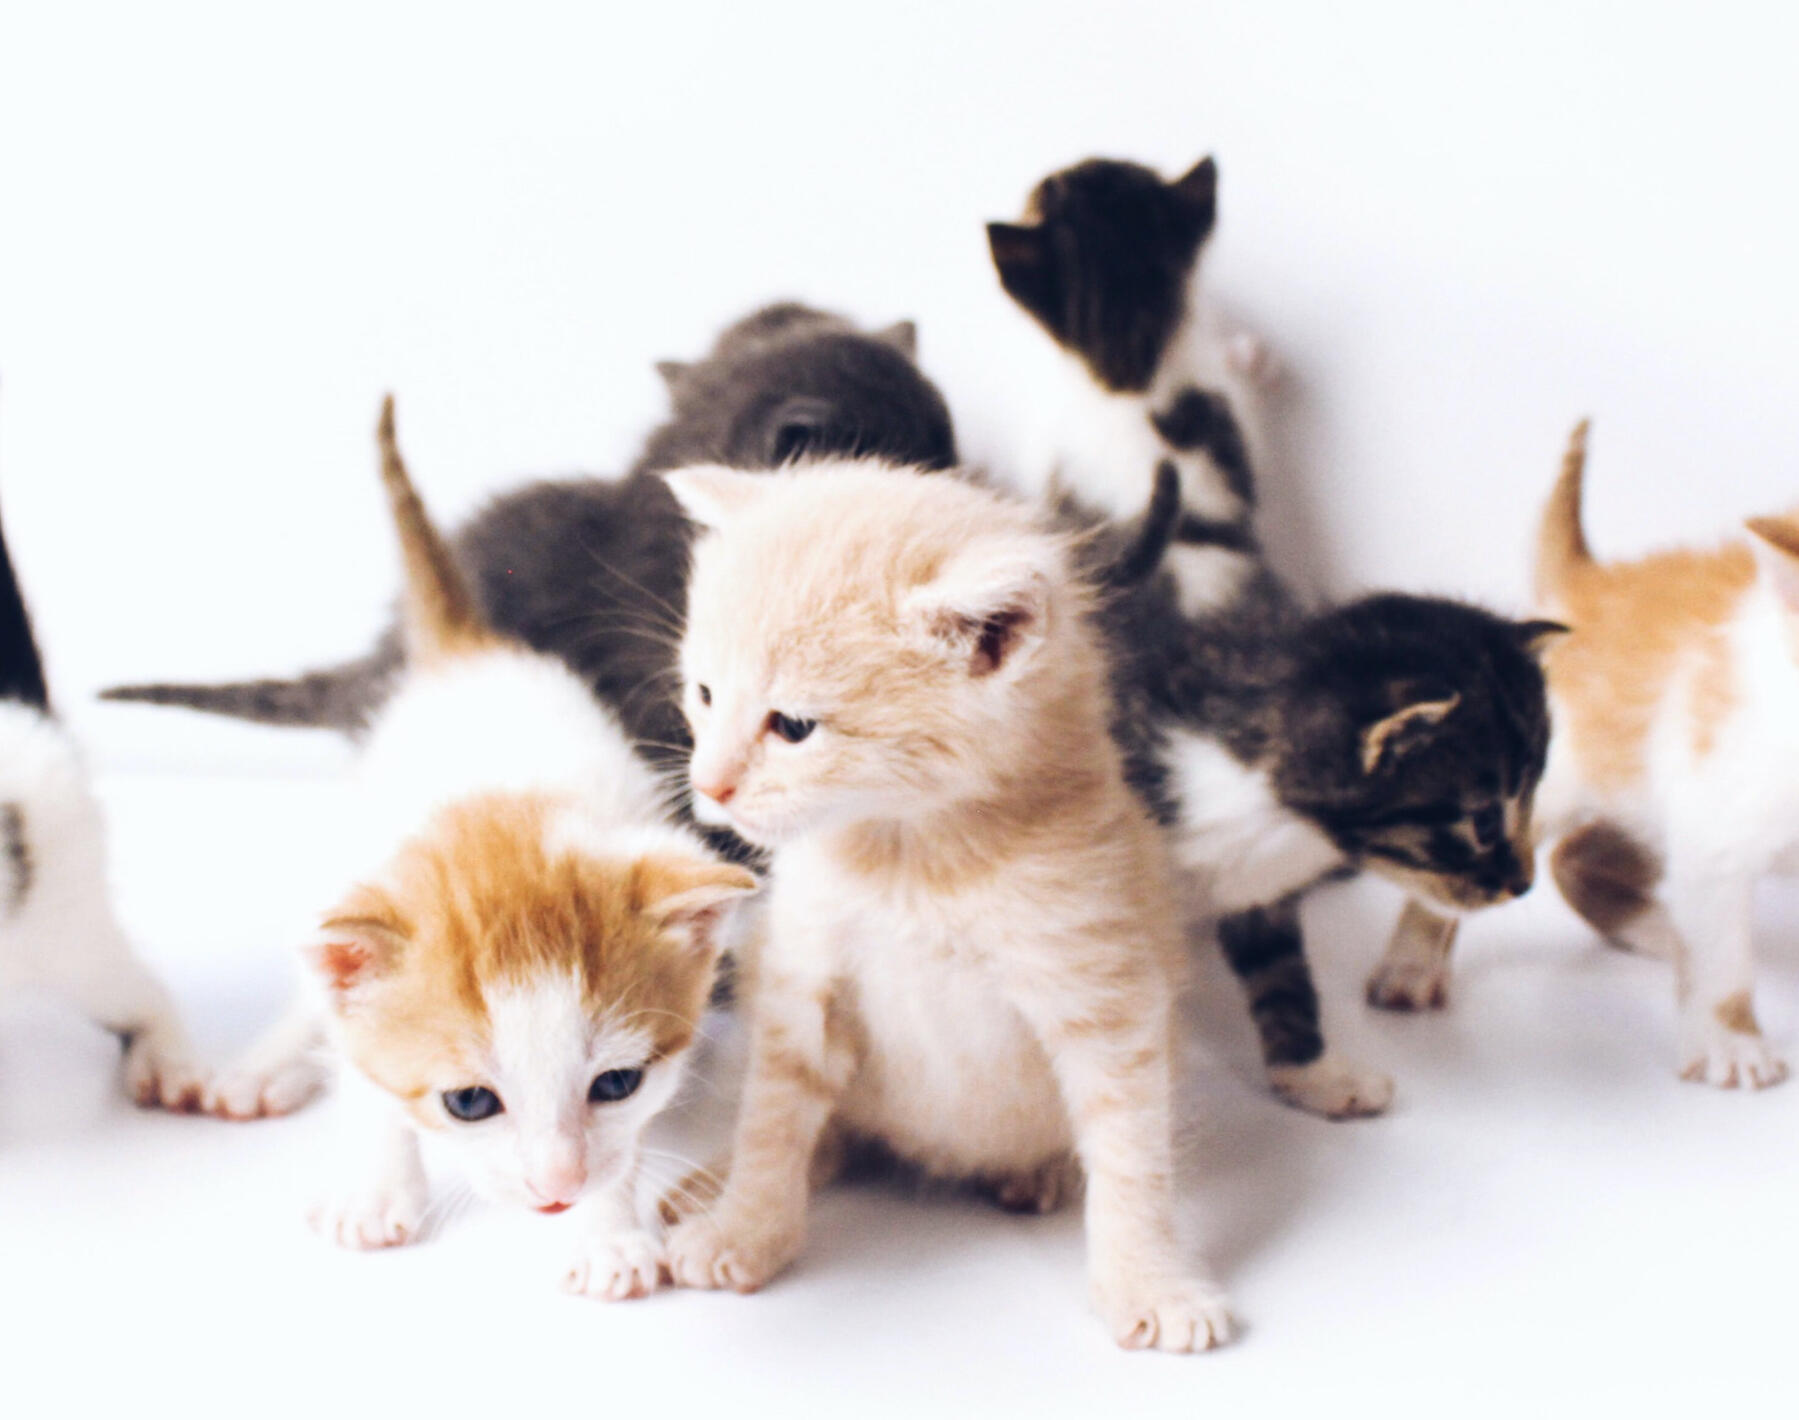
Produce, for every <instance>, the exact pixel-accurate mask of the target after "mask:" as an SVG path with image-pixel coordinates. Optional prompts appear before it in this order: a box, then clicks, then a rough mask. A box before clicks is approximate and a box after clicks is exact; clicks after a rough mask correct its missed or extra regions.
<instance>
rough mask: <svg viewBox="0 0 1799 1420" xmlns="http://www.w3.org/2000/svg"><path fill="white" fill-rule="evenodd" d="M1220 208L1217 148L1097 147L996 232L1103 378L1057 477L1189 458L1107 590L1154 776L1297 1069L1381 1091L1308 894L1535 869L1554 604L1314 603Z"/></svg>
mask: <svg viewBox="0 0 1799 1420" xmlns="http://www.w3.org/2000/svg"><path fill="white" fill-rule="evenodd" d="M1216 215H1217V168H1216V165H1215V164H1214V163H1213V162H1212V160H1211V159H1209V158H1208V159H1205V160H1203V161H1202V162H1200V163H1198V164H1196V165H1195V166H1194V167H1193V168H1192V169H1191V170H1190V171H1189V172H1187V173H1186V174H1185V175H1183V176H1182V177H1180V178H1178V179H1176V180H1175V181H1173V182H1164V181H1163V180H1162V179H1161V178H1160V177H1158V176H1157V175H1156V174H1155V173H1153V172H1151V171H1150V170H1149V169H1147V168H1143V167H1140V166H1138V165H1136V164H1134V163H1124V162H1116V161H1112V160H1106V159H1092V160H1089V161H1087V162H1084V163H1080V164H1077V165H1076V166H1074V167H1072V168H1068V169H1065V170H1063V171H1061V172H1058V173H1055V174H1052V175H1051V176H1050V177H1048V178H1045V179H1044V180H1043V181H1042V182H1041V183H1039V184H1038V185H1037V188H1036V190H1035V191H1034V192H1033V193H1032V195H1031V198H1030V201H1029V203H1028V204H1027V208H1026V212H1025V220H1024V222H1022V223H1020V224H1004V223H996V224H993V225H992V226H990V227H989V228H988V235H989V241H990V244H991V246H992V251H993V257H994V263H995V266H996V268H997V269H998V271H999V275H1000V281H1001V284H1002V285H1003V286H1004V287H1005V289H1006V291H1007V292H1008V293H1009V294H1010V295H1011V296H1012V297H1013V298H1014V299H1015V300H1016V301H1018V303H1019V304H1020V305H1021V306H1023V307H1024V309H1025V310H1026V311H1027V312H1028V313H1029V314H1030V315H1031V316H1032V317H1033V318H1034V319H1035V320H1036V321H1037V323H1038V324H1039V325H1040V326H1041V327H1042V328H1043V329H1044V330H1045V331H1046V332H1047V333H1048V334H1049V335H1050V336H1051V337H1052V338H1053V339H1054V340H1055V341H1056V342H1057V343H1058V345H1059V346H1060V347H1061V348H1062V350H1063V352H1064V354H1065V355H1066V356H1067V368H1068V370H1069V371H1070V372H1071V373H1072V377H1073V378H1074V379H1075V381H1076V383H1077V384H1078V383H1080V382H1082V381H1084V382H1085V384H1086V386H1087V387H1088V388H1087V397H1086V398H1085V400H1084V401H1081V400H1073V401H1057V402H1056V404H1057V407H1058V408H1072V409H1074V410H1075V411H1076V413H1075V416H1074V417H1075V419H1076V420H1077V421H1078V420H1080V419H1083V418H1084V419H1085V420H1086V427H1084V428H1082V427H1075V426H1073V425H1071V424H1070V423H1069V422H1068V421H1067V420H1064V421H1063V422H1062V424H1061V425H1060V426H1059V427H1060V429H1061V430H1062V431H1063V432H1062V433H1061V434H1060V435H1059V436H1056V437H1058V438H1059V439H1060V442H1059V443H1056V445H1055V448H1054V451H1053V453H1052V455H1051V456H1050V457H1048V458H1047V459H1045V460H1044V461H1043V463H1042V465H1041V467H1042V468H1047V469H1048V471H1049V472H1048V476H1047V478H1044V479H1041V480H1040V482H1041V486H1042V488H1043V491H1044V492H1045V493H1046V494H1047V495H1048V496H1050V497H1052V498H1053V499H1055V500H1056V501H1058V502H1059V503H1060V504H1061V506H1062V507H1063V508H1064V510H1065V512H1066V513H1067V514H1068V515H1069V516H1070V517H1071V518H1072V519H1074V520H1076V521H1081V522H1091V521H1093V520H1094V519H1095V518H1099V519H1117V518H1119V517H1122V516H1127V515H1129V514H1130V513H1131V512H1133V511H1134V510H1135V509H1136V508H1138V507H1141V506H1143V499H1144V497H1145V489H1146V487H1147V485H1149V484H1150V482H1151V481H1152V480H1155V479H1162V480H1165V479H1166V478H1167V477H1168V475H1169V473H1170V471H1171V470H1172V471H1174V472H1175V473H1176V474H1177V475H1178V479H1179V485H1180V497H1181V509H1182V512H1181V517H1180V520H1179V523H1178V525H1177V527H1176V529H1175V540H1176V541H1175V546H1174V547H1173V548H1172V549H1171V550H1170V552H1169V554H1168V564H1169V567H1168V574H1167V575H1166V576H1163V577H1161V578H1158V579H1152V580H1150V581H1149V582H1146V583H1144V584H1142V585H1140V586H1137V587H1135V588H1133V589H1127V590H1126V591H1124V592H1123V593H1122V594H1119V595H1115V596H1114V597H1113V598H1112V599H1111V601H1110V603H1109V604H1108V606H1107V609H1106V611H1105V617H1106V620H1107V632H1108V639H1109V641H1110V643H1111V645H1112V647H1113V650H1114V655H1115V660H1116V690H1117V703H1118V720H1117V724H1116V727H1115V728H1116V732H1117V734H1118V737H1119V739H1120V741H1121V743H1123V744H1124V745H1125V747H1126V750H1127V755H1128V757H1129V759H1130V761H1131V764H1132V769H1133V778H1134V781H1135V783H1136V784H1137V787H1138V788H1139V790H1140V791H1141V792H1143V793H1144V794H1145V795H1146V796H1147V797H1148V799H1149V800H1150V802H1151V804H1152V805H1153V806H1154V807H1155V809H1156V812H1157V813H1158V815H1159V816H1160V817H1161V819H1162V821H1163V822H1164V824H1165V825H1167V826H1168V828H1169V830H1170V832H1171V834H1172V835H1173V838H1174V843H1175V849H1176V853H1177V856H1178V857H1179V859H1180V861H1181V862H1182V864H1183V866H1184V867H1185V869H1186V870H1187V873H1188V878H1189V881H1190V883H1191V884H1192V886H1193V888H1194V890H1195V891H1194V898H1195V902H1194V915H1195V917H1196V919H1200V920H1204V921H1209V922H1213V923H1216V926H1217V930H1218V935H1219V938H1220V940H1221V943H1222V945H1223V947H1224V951H1225V955H1226V957H1227V959H1228V961H1229V962H1230V965H1231V967H1232V969H1233V971H1235V973H1236V974H1237V976H1238V977H1239V978H1240V979H1241V980H1242V982H1243V984H1244V987H1245V989H1246V991H1247V992H1248V994H1249V997H1250V1006H1251V1011H1252V1014H1253V1015H1254V1017H1255V1020H1256V1024H1257V1027H1258V1030H1259V1032H1260V1035H1261V1039H1262V1049H1263V1056H1264V1059H1265V1061H1266V1063H1267V1066H1268V1071H1269V1077H1270V1079H1271V1081H1272V1083H1273V1085H1274V1087H1275V1089H1276V1091H1277V1092H1278V1093H1279V1094H1281V1095H1282V1097H1283V1098H1285V1099H1287V1100H1289V1101H1290V1102H1292V1103H1294V1104H1296V1105H1299V1106H1300V1107H1301V1108H1305V1109H1308V1110H1311V1111H1313V1112H1315V1113H1319V1114H1325V1115H1329V1116H1333V1117H1340V1116H1346V1115H1357V1114H1370V1113H1377V1112H1378V1111H1380V1110H1381V1109H1384V1108H1385V1107H1386V1105H1387V1103H1388V1102H1389V1101H1390V1099H1391V1097H1392V1082H1391V1081H1390V1080H1389V1079H1387V1078H1386V1077H1385V1076H1383V1075H1379V1074H1377V1073H1375V1072H1373V1071H1369V1070H1366V1069H1362V1068H1359V1067H1357V1066H1354V1065H1351V1064H1348V1063H1346V1062H1343V1061H1340V1060H1338V1059H1336V1058H1335V1057H1333V1056H1331V1055H1329V1054H1327V1053H1326V1050H1325V1044H1324V1037H1323V1033H1322V1030H1321V1026H1320V1019H1319V1005H1318V998H1317V993H1316V990H1315V989H1314V987H1313V984H1312V979H1311V973H1310V970H1309V968H1308V967H1307V964H1306V961H1305V957H1304V954H1303V946H1302V942H1301V937H1300V928H1299V914H1298V903H1299V898H1300V896H1301V895H1302V894H1303V892H1304V891H1305V889H1307V888H1308V887H1310V886H1312V885H1313V884H1315V883H1317V882H1318V881H1320V880H1321V879H1323V878H1326V877H1330V876H1335V875H1339V874H1341V873H1342V872H1344V871H1345V870H1355V869H1359V868H1363V867H1372V868H1375V869H1377V870H1379V871H1381V872H1383V873H1384V874H1386V875H1387V876H1390V877H1394V878H1397V879H1398V880H1400V881H1401V882H1402V883H1404V884H1405V885H1406V886H1407V887H1408V888H1410V889H1411V890H1412V891H1414V892H1417V893H1422V894H1424V895H1426V896H1429V897H1431V898H1433V899H1434V900H1436V901H1439V902H1444V903H1453V904H1457V905H1458V906H1459V907H1464V908H1465V907H1472V906H1478V905H1482V904H1484V903H1486V902H1490V901H1495V900H1500V899H1502V898H1504V897H1507V896H1510V895H1512V894H1514V893H1516V892H1520V891H1523V890H1524V888H1525V887H1527V886H1528V885H1529V881H1530V873H1529V861H1530V857H1529V851H1528V849H1529V807H1530V799H1531V795H1532V794H1533V793H1534V790H1535V786H1536V781H1537V778H1538V776H1539V775H1540V774H1541V772H1542V764H1543V756H1542V751H1543V745H1544V743H1545V742H1546V740H1547V735H1548V715H1547V710H1546V708H1545V703H1544V693H1543V678H1542V674H1541V672H1540V671H1539V670H1538V668H1537V665H1536V661H1535V655H1534V653H1535V650H1536V648H1537V646H1538V645H1539V644H1540V642H1541V641H1542V639H1543V638H1544V637H1545V636H1546V635H1547V634H1549V632H1550V630H1551V629H1552V628H1550V627H1548V626H1547V625H1546V624H1542V623H1527V624H1524V625H1522V626H1520V625H1517V624H1514V623H1511V622H1507V621H1504V620H1503V619H1501V618H1499V617H1495V616H1491V615H1489V614H1488V613H1486V612H1482V611H1479V610H1477V609H1475V608H1472V607H1467V606H1462V605H1460V604H1458V603H1454V602H1448V601H1442V600H1435V599H1427V598H1417V597H1397V596H1386V597H1372V598H1368V599H1365V600H1363V601H1360V602H1356V603H1354V604H1352V605H1350V606H1346V607H1342V608H1338V609H1336V610H1333V611H1327V612H1323V613H1320V614H1316V615H1310V614H1308V613H1306V612H1305V611H1304V610H1302V609H1301V608H1300V606H1299V605H1298V603H1297V601H1296V600H1295V599H1294V597H1293V596H1292V595H1291V594H1290V593H1289V591H1288V589H1287V588H1286V587H1285V586H1284V585H1283V584H1282V582H1281V581H1280V579H1279V578H1278V577H1276V576H1275V574H1274V573H1273V571H1272V570H1271V569H1270V568H1269V567H1268V565H1267V563H1266V562H1265V561H1264V559H1263V557H1262V554H1261V549H1260V546H1259V544H1258V542H1257V539H1256V536H1255V531H1254V528H1253V525H1252V521H1251V518H1252V513H1253V510H1254V504H1255V483H1254V478H1253V476H1252V469H1253V464H1254V457H1255V453H1254V449H1255V445H1254V436H1253V433H1246V430H1251V431H1253V430H1254V429H1255V427H1256V425H1255V422H1254V419H1253V417H1251V416H1253V414H1254V412H1255V411H1254V406H1253V399H1254V394H1255V390H1254V387H1253V383H1252V382H1250V381H1248V380H1246V379H1245V375H1246V374H1248V373H1250V372H1253V370H1254V368H1255V366H1256V365H1257V364H1258V363H1259V359H1260V357H1259V356H1257V355H1256V353H1255V352H1254V351H1252V350H1245V349H1243V348H1242V347H1241V346H1239V356H1238V358H1237V359H1235V360H1233V358H1232V354H1231V349H1232V342H1231V341H1230V340H1229V339H1225V338H1222V337H1221V334H1220V331H1219V329H1218V327H1217V326H1216V323H1215V322H1212V321H1210V320H1209V318H1208V317H1207V316H1206V315H1205V313H1204V311H1203V308H1202V307H1201V306H1200V304H1199V302H1198V280H1197V270H1198V261H1199V254H1200V251H1201V248H1202V247H1203V245H1204V242H1205V239H1206V237H1207V235H1208V234H1209V233H1210V231H1211V230H1212V225H1213V222H1214V220H1215V218H1216ZM1021 481H1023V482H1026V483H1027V485H1028V484H1029V483H1030V482H1031V478H1030V474H1029V472H1028V471H1027V472H1026V474H1025V477H1024V478H1023V479H1022V480H1021ZM1418 915H1419V914H1417V913H1415V912H1413V911H1408V913H1407V916H1406V918H1405V920H1404V921H1403V922H1402V927H1401V930H1402V932H1403V931H1404V930H1406V925H1407V924H1409V923H1412V921H1413V919H1414V917H1416V916H1418Z"/></svg>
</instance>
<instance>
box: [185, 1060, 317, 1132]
mask: <svg viewBox="0 0 1799 1420" xmlns="http://www.w3.org/2000/svg"><path fill="white" fill-rule="evenodd" d="M324 1082H325V1075H324V1071H323V1070H321V1069H320V1068H319V1066H318V1065H317V1064H316V1063H315V1062H313V1061H311V1060H290V1061H287V1062H285V1063H283V1064H281V1065H276V1066H274V1067H273V1068H271V1069H267V1070H257V1069H252V1068H249V1067H246V1066H241V1065H240V1066H237V1067H234V1068H232V1069H230V1070H227V1071H225V1073H224V1074H222V1075H220V1076H218V1077H217V1078H216V1079H214V1080H213V1082H212V1085H211V1087H210V1088H209V1089H208V1090H207V1091H206V1098H205V1109H206V1112H207V1113H208V1114H216V1115H217V1116H218V1117H219V1118H220V1119H273V1118H275V1117H276V1116H277V1115H282V1114H292V1113H293V1112H294V1111H295V1110H296V1109H298V1108H299V1107H300V1106H301V1105H303V1104H305V1103H306V1102H307V1101H308V1100H310V1099H311V1098H312V1097H313V1096H314V1095H316V1094H317V1093H318V1092H319V1090H320V1089H321V1088H322V1087H323V1085H324Z"/></svg>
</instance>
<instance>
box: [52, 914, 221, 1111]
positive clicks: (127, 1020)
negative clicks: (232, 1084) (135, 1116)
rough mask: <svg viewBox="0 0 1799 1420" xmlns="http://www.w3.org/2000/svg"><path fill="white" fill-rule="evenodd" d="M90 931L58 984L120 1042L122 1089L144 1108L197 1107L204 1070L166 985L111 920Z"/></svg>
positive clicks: (202, 1087)
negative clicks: (76, 963)
mask: <svg viewBox="0 0 1799 1420" xmlns="http://www.w3.org/2000/svg"><path fill="white" fill-rule="evenodd" d="M109 916H110V914H109ZM90 932H91V935H89V936H88V937H87V938H86V941H85V943H84V944H83V945H81V946H79V947H72V950H74V951H76V952H78V953H79V955H80V957H81V961H80V970H79V971H78V972H76V973H74V974H72V975H70V976H68V977H66V978H65V979H63V980H62V981H61V982H59V983H58V984H60V985H61V986H62V987H63V988H64V989H66V990H67V991H69V992H70V993H71V994H72V995H73V996H74V997H75V999H76V1000H77V1001H78V1002H79V1003H80V1004H81V1006H82V1008H83V1009H84V1010H85V1011H86V1012H87V1013H88V1014H89V1015H90V1016H91V1017H92V1018H93V1019H94V1021H96V1022H97V1023H98V1024H100V1025H102V1026H104V1027H105V1028H106V1029H107V1030H110V1031H112V1032H113V1033H114V1034H116V1035H117V1036H118V1037H119V1038H120V1040H122V1041H123V1042H124V1044H125V1062H124V1071H125V1075H124V1078H125V1092H126V1093H127V1094H128V1095H130V1097H131V1098H132V1099H133V1100H134V1101H136V1102H137V1103H138V1104H139V1105H141V1106H142V1107H144V1108H145V1109H155V1108H157V1107H159V1106H160V1107H161V1108H163V1109H171V1110H179V1111H181V1112H183V1113H189V1112H192V1111H194V1110H197V1109H199V1108H200V1107H201V1104H202V1097H203V1095H204V1092H205V1088H206V1073H205V1071H204V1070H203V1069H202V1068H201V1067H200V1066H199V1065H198V1064H197V1063H196V1062H195V1060H194V1052H193V1047H192V1046H191V1045H190V1044H189V1042H188V1038H187V1031H186V1029H185V1028H184V1027H183V1026H182V1024H181V1018H180V1016H179V1015H178V1014H177V1013H176V1010H175V1003H174V1001H173V1000H172V999H170V997H169V993H168V991H167V990H166V989H164V987H163V985H162V983H161V982H160V981H158V980H157V979H156V978H155V977H154V976H152V975H151V974H150V970H149V968H148V967H146V966H145V965H144V964H143V963H142V962H141V961H139V960H138V958H137V956H136V954H135V953H134V952H133V951H132V950H131V947H130V945H129V944H128V943H127V942H126V940H125V935H124V933H123V931H121V930H120V929H119V927H118V926H117V925H116V924H114V923H113V922H111V921H110V920H108V921H104V922H101V923H97V924H95V925H94V926H93V927H91V928H90Z"/></svg>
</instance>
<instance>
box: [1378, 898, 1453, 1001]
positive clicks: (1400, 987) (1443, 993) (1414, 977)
mask: <svg viewBox="0 0 1799 1420" xmlns="http://www.w3.org/2000/svg"><path fill="white" fill-rule="evenodd" d="M1459 925H1460V924H1459V923H1458V921H1457V919H1455V918H1454V917H1445V916H1443V915H1442V914H1441V913H1438V912H1433V911H1432V910H1431V909H1430V908H1428V907H1426V906H1425V905H1424V904H1423V903H1422V902H1419V901H1418V899H1416V898H1407V899H1406V904H1405V909H1404V910H1403V911H1402V912H1401V913H1400V914H1399V923H1398V925H1397V926H1395V927H1394V928H1393V936H1392V937H1391V938H1390V939H1389V940H1388V942H1387V950H1386V952H1385V953H1384V954H1383V955H1382V957H1381V959H1380V964H1379V965H1378V966H1376V967H1375V968H1374V970H1373V972H1372V973H1370V975H1369V977H1368V1004H1369V1005H1370V1006H1378V1007H1379V1008H1380V1009H1381V1010H1383V1011H1436V1010H1441V1009H1442V1008H1443V1006H1444V1005H1445V1004H1446V1003H1447V1001H1448V999H1449V951H1450V948H1451V947H1453V946H1454V945H1455V934H1456V928H1457V927H1458V926H1459Z"/></svg>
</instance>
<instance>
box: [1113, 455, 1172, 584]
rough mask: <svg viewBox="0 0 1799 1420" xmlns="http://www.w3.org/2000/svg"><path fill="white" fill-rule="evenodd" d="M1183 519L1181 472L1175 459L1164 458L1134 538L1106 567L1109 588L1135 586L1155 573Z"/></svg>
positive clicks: (1138, 519) (1138, 520) (1138, 518)
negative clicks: (1174, 461)
mask: <svg viewBox="0 0 1799 1420" xmlns="http://www.w3.org/2000/svg"><path fill="white" fill-rule="evenodd" d="M1180 521H1181V475H1180V470H1179V469H1177V468H1176V467H1175V466H1174V464H1173V462H1172V461H1171V460H1168V459H1164V460H1162V462H1161V463H1159V464H1157V465H1156V481H1155V486H1154V488H1153V489H1152V490H1151V491H1150V495H1149V506H1148V507H1146V508H1145V509H1144V510H1143V511H1142V513H1140V514H1139V515H1138V517H1137V521H1136V529H1135V531H1134V533H1133V534H1132V536H1131V540H1130V542H1129V543H1127V544H1126V545H1125V546H1124V548H1123V549H1122V550H1121V551H1120V552H1119V553H1118V555H1117V556H1116V557H1114V558H1113V559H1112V561H1111V562H1110V563H1109V564H1108V565H1107V566H1106V568H1105V571H1104V573H1103V580H1104V582H1105V585H1107V586H1108V587H1117V588H1124V587H1134V586H1136V585H1137V583H1139V582H1141V581H1143V580H1145V579H1146V578H1148V577H1150V576H1153V575H1154V573H1155V571H1156V569H1157V568H1158V567H1160V566H1161V565H1162V558H1163V556H1164V555H1165V554H1166V553H1167V551H1168V544H1169V543H1170V542H1172V541H1173V540H1174V531H1175V529H1176V528H1177V527H1179V526H1180Z"/></svg>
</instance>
